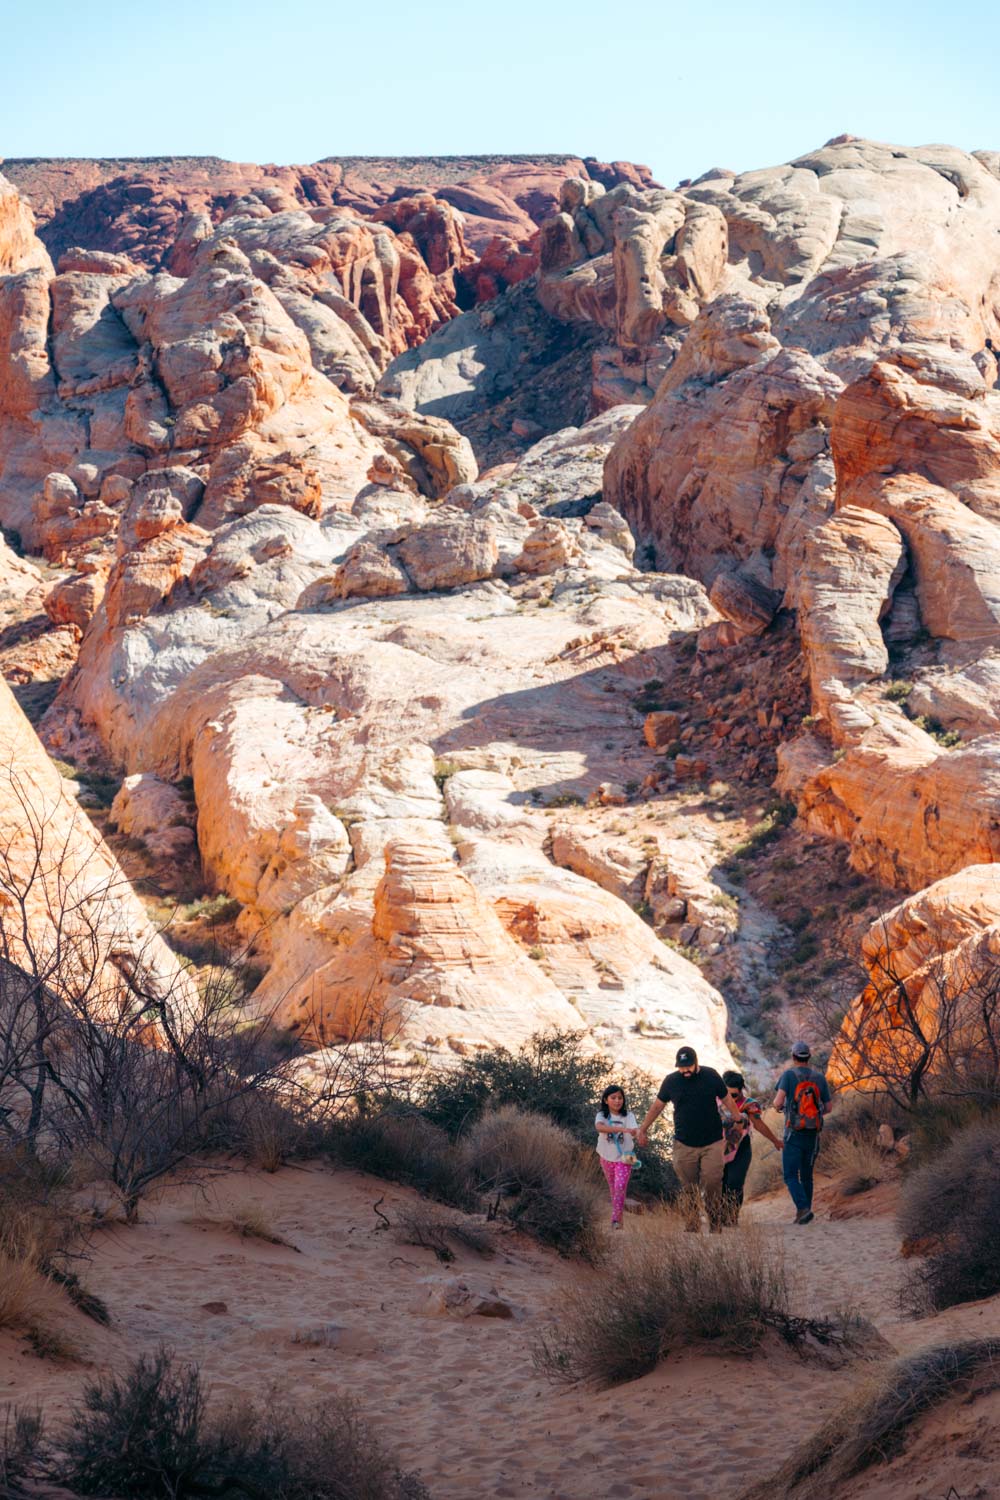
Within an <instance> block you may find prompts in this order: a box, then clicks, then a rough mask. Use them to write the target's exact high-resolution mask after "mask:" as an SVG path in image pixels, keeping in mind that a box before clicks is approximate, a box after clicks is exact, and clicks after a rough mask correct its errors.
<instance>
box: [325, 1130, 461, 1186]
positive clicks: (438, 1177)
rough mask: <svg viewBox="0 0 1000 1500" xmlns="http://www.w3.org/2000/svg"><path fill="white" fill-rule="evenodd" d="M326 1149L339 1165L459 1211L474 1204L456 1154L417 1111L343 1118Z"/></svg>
mask: <svg viewBox="0 0 1000 1500" xmlns="http://www.w3.org/2000/svg"><path fill="white" fill-rule="evenodd" d="M324 1147H325V1150H326V1152H327V1153H328V1154H329V1155H330V1156H331V1157H332V1158H333V1159H334V1160H335V1161H337V1162H339V1163H340V1165H341V1166H345V1167H353V1168H355V1170H357V1171H359V1172H370V1173H371V1175H372V1176H373V1177H383V1178H385V1180H386V1181H387V1182H402V1183H406V1184H407V1185H408V1186H409V1187H414V1188H416V1189H417V1191H418V1192H421V1193H425V1194H426V1195H427V1196H428V1197H429V1198H437V1199H438V1200H439V1201H440V1202H442V1203H451V1204H454V1205H455V1207H458V1208H464V1207H467V1206H470V1207H471V1206H472V1204H473V1194H472V1190H471V1188H470V1185H469V1176H468V1172H467V1171H466V1170H465V1167H464V1165H463V1163H462V1161H461V1160H460V1157H459V1153H458V1152H457V1150H456V1149H455V1147H454V1146H453V1145H452V1142H451V1141H450V1140H449V1139H448V1136H447V1135H446V1134H445V1132H444V1131H443V1130H442V1129H441V1128H440V1127H439V1126H437V1125H432V1124H431V1123H430V1121H429V1120H425V1119H424V1118H423V1117H422V1116H421V1115H419V1114H417V1113H416V1112H415V1111H412V1110H407V1111H405V1112H396V1111H391V1110H387V1111H385V1112H384V1113H382V1114H377V1115H365V1114H358V1115H352V1116H346V1117H344V1118H342V1119H340V1120H337V1121H335V1122H334V1123H333V1124H332V1125H331V1127H330V1128H329V1130H328V1131H327V1133H326V1139H325V1142H324Z"/></svg>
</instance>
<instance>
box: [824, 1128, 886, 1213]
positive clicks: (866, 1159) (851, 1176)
mask: <svg viewBox="0 0 1000 1500" xmlns="http://www.w3.org/2000/svg"><path fill="white" fill-rule="evenodd" d="M823 1133H824V1136H825V1135H826V1131H824V1132H823ZM821 1160H822V1164H823V1169H824V1170H825V1171H827V1172H835V1173H837V1175H838V1176H839V1177H840V1178H841V1184H840V1191H841V1193H842V1194H843V1196H844V1197H845V1198H853V1197H856V1196H857V1195H858V1194H859V1193H867V1192H868V1191H869V1190H870V1189H871V1188H873V1187H877V1186H878V1184H879V1183H880V1182H885V1181H886V1180H887V1178H889V1177H891V1176H893V1175H894V1163H893V1160H892V1158H891V1156H890V1155H889V1153H887V1152H885V1151H883V1150H882V1149H881V1148H880V1146H879V1144H878V1140H877V1139H876V1137H875V1135H874V1134H873V1133H872V1132H871V1131H870V1130H869V1129H867V1128H865V1127H863V1126H862V1127H860V1128H859V1127H854V1128H852V1129H848V1130H841V1131H836V1132H833V1131H831V1132H830V1135H829V1137H828V1138H827V1139H825V1140H824V1141H823V1152H822V1157H821Z"/></svg>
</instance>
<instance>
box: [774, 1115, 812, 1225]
mask: <svg viewBox="0 0 1000 1500" xmlns="http://www.w3.org/2000/svg"><path fill="white" fill-rule="evenodd" d="M818 1154H819V1131H818V1130H793V1131H790V1132H789V1134H788V1135H787V1136H786V1137H785V1144H784V1146H783V1148H782V1152H781V1172H782V1176H783V1177H784V1179H785V1187H786V1188H787V1189H788V1191H789V1192H790V1193H791V1195H792V1202H793V1203H794V1204H795V1207H796V1208H797V1209H798V1211H799V1213H805V1211H806V1209H810V1208H812V1201H813V1166H814V1164H815V1161H816V1157H817V1156H818Z"/></svg>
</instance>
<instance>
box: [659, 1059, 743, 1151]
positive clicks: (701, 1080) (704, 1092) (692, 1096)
mask: <svg viewBox="0 0 1000 1500" xmlns="http://www.w3.org/2000/svg"><path fill="white" fill-rule="evenodd" d="M728 1093H729V1090H728V1089H727V1088H726V1085H725V1084H724V1083H723V1081H722V1079H721V1077H720V1076H719V1074H718V1073H717V1072H716V1071H715V1069H714V1068H703V1067H699V1069H698V1071H697V1073H694V1074H692V1075H691V1077H690V1078H685V1076H684V1074H683V1073H668V1074H667V1076H666V1078H664V1080H663V1082H662V1083H661V1084H660V1090H659V1093H658V1094H657V1096H656V1097H657V1098H658V1099H662V1100H663V1103H664V1104H672V1105H673V1106H674V1138H675V1139H676V1140H678V1141H680V1143H681V1145H682V1146H710V1145H711V1144H712V1142H713V1141H721V1140H722V1116H721V1115H720V1114H719V1106H718V1104H717V1103H716V1100H717V1099H725V1098H726V1097H727V1096H728Z"/></svg>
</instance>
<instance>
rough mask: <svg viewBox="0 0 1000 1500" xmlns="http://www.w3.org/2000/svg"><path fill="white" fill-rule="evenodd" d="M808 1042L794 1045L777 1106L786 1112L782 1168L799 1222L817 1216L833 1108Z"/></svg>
mask: <svg viewBox="0 0 1000 1500" xmlns="http://www.w3.org/2000/svg"><path fill="white" fill-rule="evenodd" d="M810 1056H811V1053H810V1050H809V1043H808V1042H796V1043H795V1046H794V1047H793V1048H792V1066H791V1067H790V1068H786V1069H785V1071H784V1072H783V1073H782V1075H781V1077H780V1078H779V1079H778V1091H777V1093H776V1094H775V1096H774V1107H775V1109H781V1110H784V1112H785V1144H784V1146H783V1148H782V1152H781V1170H782V1175H783V1176H784V1179H785V1186H786V1188H787V1189H788V1191H789V1193H790V1194H791V1197H792V1202H793V1203H794V1204H795V1223H796V1224H811V1223H812V1220H813V1217H814V1216H813V1209H812V1197H813V1167H814V1166H815V1163H816V1157H817V1155H818V1154H819V1142H820V1136H821V1134H822V1132H823V1119H824V1117H825V1116H826V1115H828V1114H829V1113H830V1110H831V1109H832V1108H833V1102H832V1100H831V1098H830V1085H829V1084H828V1083H827V1081H826V1077H825V1075H824V1074H823V1073H821V1072H820V1071H819V1069H818V1068H811V1067H810V1066H809V1058H810Z"/></svg>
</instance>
